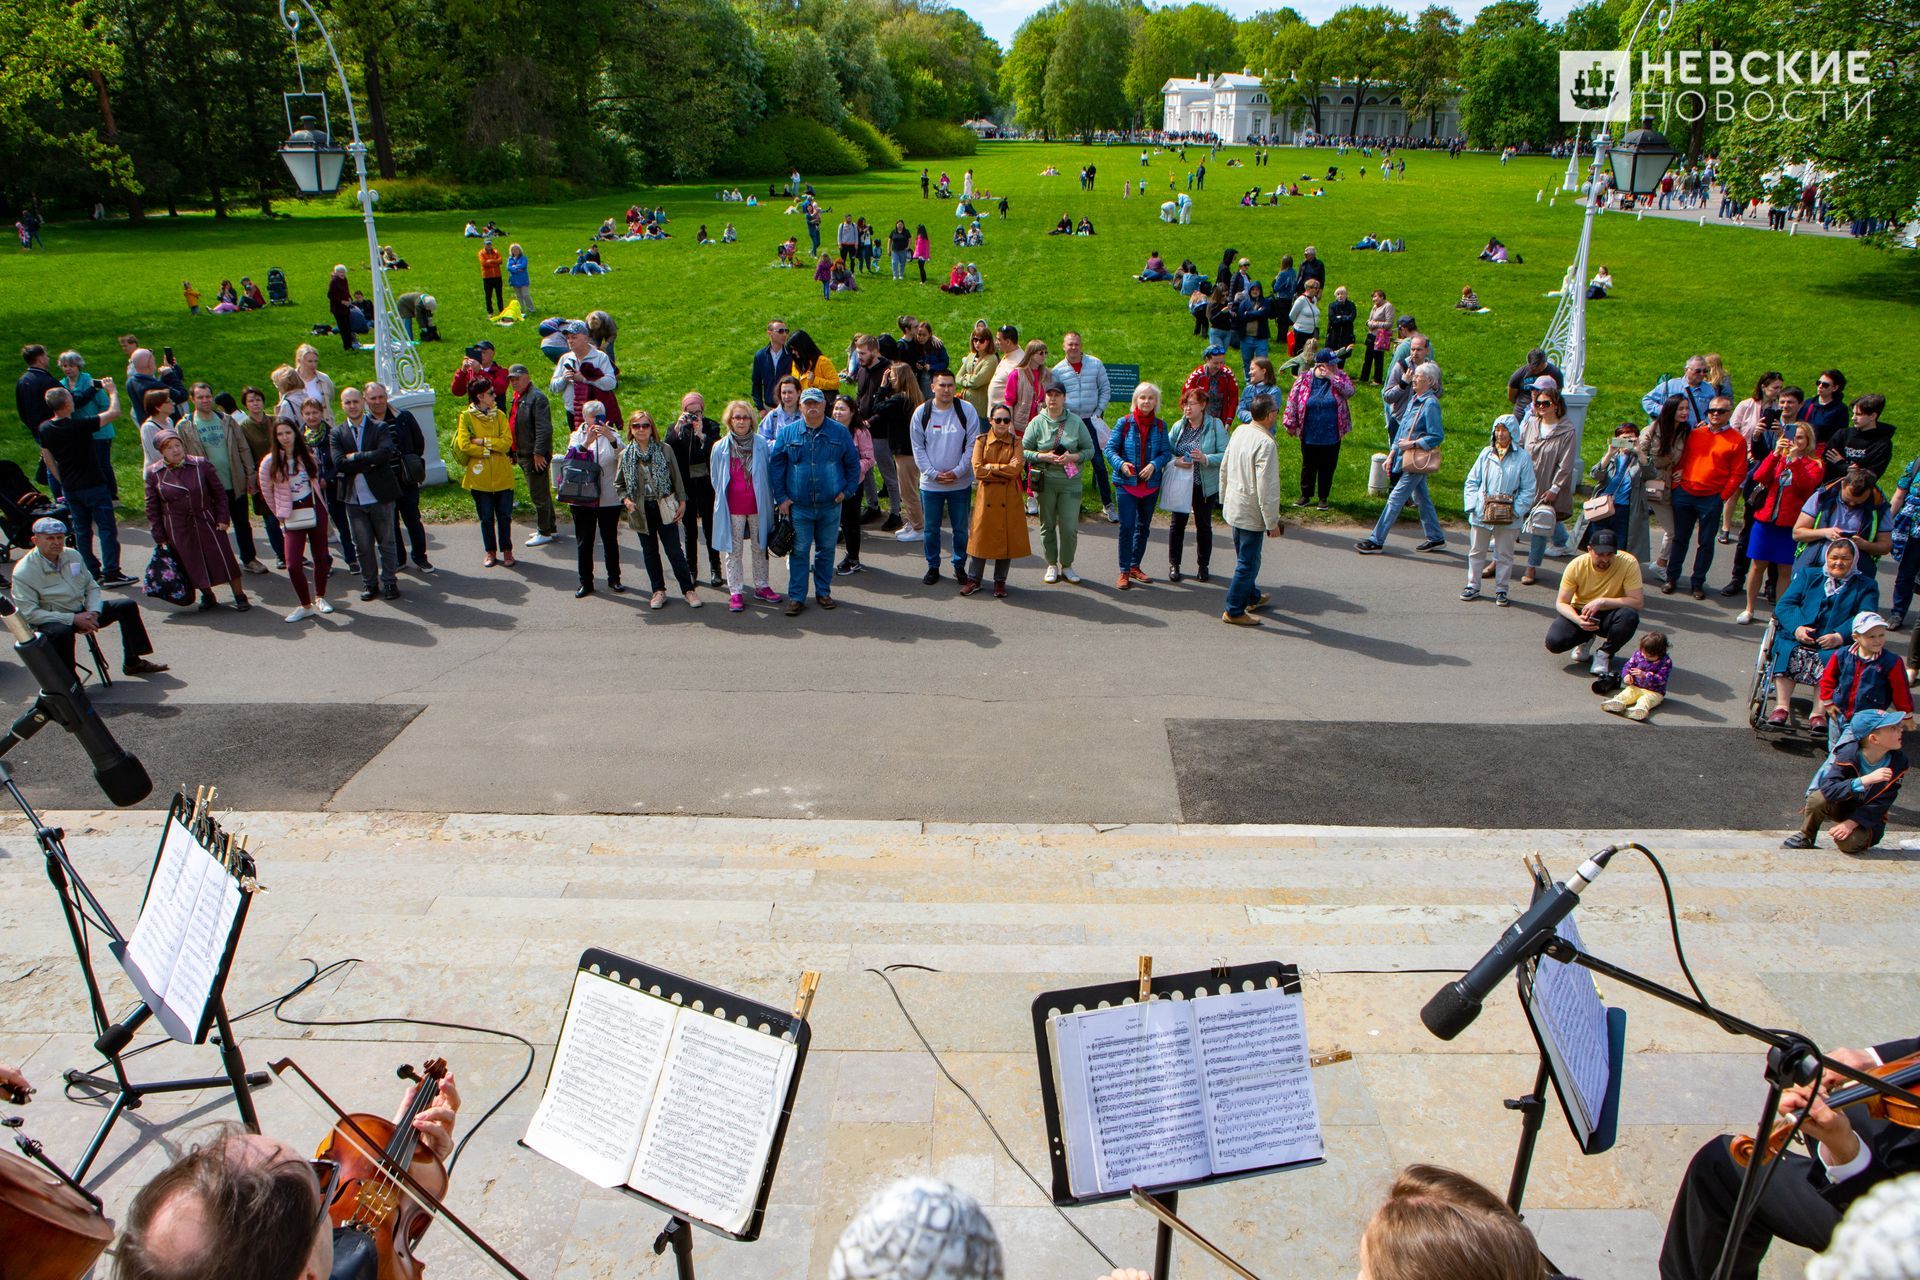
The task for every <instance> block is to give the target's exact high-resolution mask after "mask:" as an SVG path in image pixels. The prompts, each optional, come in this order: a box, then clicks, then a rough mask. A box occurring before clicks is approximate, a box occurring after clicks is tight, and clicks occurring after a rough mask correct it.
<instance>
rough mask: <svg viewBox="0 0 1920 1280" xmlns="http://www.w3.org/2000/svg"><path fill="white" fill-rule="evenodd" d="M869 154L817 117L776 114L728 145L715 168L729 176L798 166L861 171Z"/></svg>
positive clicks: (781, 172)
mask: <svg viewBox="0 0 1920 1280" xmlns="http://www.w3.org/2000/svg"><path fill="white" fill-rule="evenodd" d="M866 167H867V161H866V156H865V155H864V154H862V152H861V151H860V149H859V148H858V147H856V146H854V145H853V144H852V143H851V142H848V141H847V140H846V139H845V138H843V137H841V136H840V135H839V134H837V133H835V132H834V131H833V130H831V129H829V128H827V126H825V125H824V124H821V123H820V122H819V121H818V120H808V119H804V118H802V117H800V116H773V117H771V118H769V119H766V120H763V121H761V122H760V123H759V125H757V126H756V127H755V128H754V130H753V131H752V132H751V133H748V134H745V135H743V136H742V137H740V138H739V139H738V140H736V141H735V142H734V144H733V145H732V146H731V147H729V148H727V152H726V154H725V155H723V156H721V157H720V159H719V161H718V163H716V164H715V165H714V172H715V173H720V174H726V175H728V176H730V177H758V176H763V175H770V174H771V175H778V176H779V177H782V178H784V177H786V176H787V174H788V173H790V172H792V171H793V170H795V169H798V170H799V171H800V172H801V173H802V174H805V175H807V176H808V177H811V176H813V175H814V174H839V173H859V172H860V171H861V170H862V169H865V168H866Z"/></svg>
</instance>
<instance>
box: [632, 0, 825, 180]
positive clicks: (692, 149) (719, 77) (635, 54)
mask: <svg viewBox="0 0 1920 1280" xmlns="http://www.w3.org/2000/svg"><path fill="white" fill-rule="evenodd" d="M806 34H807V35H812V34H813V33H812V32H807V33H806ZM814 38H815V39H816V40H817V39H818V37H817V36H816V37H814ZM689 63H692V64H694V65H697V66H699V67H700V68H701V70H702V72H703V74H701V75H698V76H695V77H693V78H692V79H690V80H689V79H685V78H683V77H681V76H680V75H679V74H678V70H679V69H680V68H682V67H684V66H686V65H687V64H689ZM610 67H611V70H610V71H609V72H608V74H607V77H606V85H605V92H604V93H602V94H601V95H600V96H599V97H598V98H596V99H595V103H594V105H595V107H596V109H597V111H598V113H599V114H601V116H602V118H603V119H606V120H608V121H609V122H610V123H611V124H612V125H613V127H614V128H616V129H617V130H618V131H619V134H620V137H621V138H622V140H623V141H624V142H625V143H626V145H627V146H628V147H629V148H630V149H631V150H632V151H633V152H634V153H635V154H636V155H637V156H638V157H639V159H640V169H641V171H642V172H643V173H644V174H645V175H646V176H647V177H649V178H653V179H665V178H686V177H693V176H696V175H698V174H702V173H705V172H706V171H707V170H708V168H709V167H710V166H711V165H712V163H713V161H714V160H716V159H718V158H719V156H720V155H721V154H722V153H723V152H724V151H725V150H726V149H727V147H728V145H729V144H730V143H732V142H733V140H734V139H735V138H737V137H739V136H740V135H741V134H743V133H746V132H748V131H749V130H751V129H752V127H753V125H754V123H755V122H756V121H758V120H759V119H760V117H761V115H762V114H763V112H764V110H765V106H766V99H765V97H764V95H763V94H762V92H761V89H760V84H761V71H762V66H761V61H760V53H759V50H758V49H757V48H755V46H754V41H753V32H752V31H751V30H749V29H748V27H747V24H746V22H745V21H744V20H743V19H742V18H741V17H740V16H739V15H738V14H737V13H735V12H734V10H733V9H732V7H731V6H729V5H728V4H727V3H726V0H659V3H658V5H657V7H656V9H655V13H654V17H653V21H652V22H650V23H649V24H648V25H647V26H646V27H645V28H644V29H635V38H634V39H632V40H631V41H630V42H629V43H628V44H627V46H626V47H625V48H624V49H623V50H621V51H620V54H619V56H617V57H614V58H612V59H610ZM828 83H829V85H831V79H829V81H828ZM836 100H837V99H836ZM783 105H784V104H783ZM669 120H670V121H672V122H673V127H672V128H662V127H661V125H662V123H663V122H665V121H669Z"/></svg>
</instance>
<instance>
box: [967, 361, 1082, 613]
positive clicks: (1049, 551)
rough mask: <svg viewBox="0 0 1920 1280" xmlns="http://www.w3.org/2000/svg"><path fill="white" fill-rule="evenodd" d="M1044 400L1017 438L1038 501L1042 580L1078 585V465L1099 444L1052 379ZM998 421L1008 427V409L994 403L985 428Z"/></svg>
mask: <svg viewBox="0 0 1920 1280" xmlns="http://www.w3.org/2000/svg"><path fill="white" fill-rule="evenodd" d="M1044 403H1045V407H1044V408H1042V409H1041V410H1040V412H1039V413H1038V414H1036V415H1035V416H1034V419H1033V421H1032V422H1029V423H1028V424H1027V429H1026V431H1025V433H1024V434H1023V435H1022V437H1021V441H1020V447H1021V449H1022V451H1023V453H1024V454H1025V456H1026V462H1027V466H1028V467H1030V468H1031V472H1030V475H1031V476H1032V481H1033V487H1034V491H1035V496H1036V497H1037V498H1038V500H1039V501H1038V505H1039V507H1040V549H1041V551H1042V552H1043V553H1044V554H1045V555H1046V557H1047V572H1046V576H1045V577H1044V578H1043V579H1042V581H1045V582H1047V583H1049V584H1051V583H1055V582H1058V581H1060V579H1062V578H1065V579H1066V580H1067V581H1068V582H1074V583H1077V582H1079V581H1080V575H1079V574H1078V573H1076V572H1074V568H1073V558H1074V555H1075V553H1076V552H1077V551H1078V550H1079V546H1080V495H1081V493H1082V491H1083V489H1084V486H1085V484H1086V482H1085V481H1084V480H1082V479H1081V478H1080V468H1082V467H1084V466H1086V465H1087V460H1088V459H1089V458H1091V457H1092V456H1093V451H1094V450H1095V449H1096V448H1097V447H1098V446H1097V445H1096V444H1095V443H1094V440H1093V432H1091V431H1090V430H1088V429H1087V424H1086V422H1085V421H1084V420H1082V419H1081V417H1080V415H1078V414H1076V413H1074V412H1072V411H1071V410H1069V409H1068V408H1067V396H1066V389H1065V388H1064V387H1062V386H1060V384H1059V383H1058V382H1057V381H1055V382H1051V383H1050V384H1049V386H1048V388H1047V394H1046V396H1045V398H1044ZM1003 424H1004V425H1005V426H1007V427H1009V428H1011V427H1012V426H1013V410H1012V409H1009V408H1008V407H1007V406H1006V405H1004V404H997V405H995V406H993V413H992V416H991V417H990V419H989V420H988V430H989V431H992V430H993V429H995V428H997V427H999V426H1001V425H1003Z"/></svg>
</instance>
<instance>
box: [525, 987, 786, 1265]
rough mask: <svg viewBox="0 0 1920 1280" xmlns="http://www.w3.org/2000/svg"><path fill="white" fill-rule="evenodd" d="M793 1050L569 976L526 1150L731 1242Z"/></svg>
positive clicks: (755, 1183) (761, 1171) (757, 1178)
mask: <svg viewBox="0 0 1920 1280" xmlns="http://www.w3.org/2000/svg"><path fill="white" fill-rule="evenodd" d="M796 1054H797V1050H796V1049H795V1046H794V1044H793V1042H792V1041H789V1040H784V1039H781V1038H779V1037H777V1036H771V1035H766V1034H763V1033H761V1032H759V1031H755V1030H752V1029H750V1028H748V1027H743V1026H740V1025H738V1024H736V1023H732V1022H722V1021H721V1020H720V1019H718V1018H716V1017H714V1016H713V1015H711V1014H708V1013H702V1012H699V1011H696V1010H694V1009H689V1008H686V1007H683V1006H681V1005H676V1004H674V1003H672V1002H671V1001H669V1000H664V999H661V998H660V997H658V996H654V995H650V994H648V993H646V992H644V991H641V990H638V989H637V988H634V987H630V986H627V985H625V984H623V983H619V982H615V981H613V980H612V979H611V978H604V977H601V976H600V975H599V974H596V973H589V972H587V971H585V970H582V971H581V972H580V973H579V974H577V975H576V976H575V978H574V983H573V997H572V999H571V1001H570V1002H569V1003H568V1006H567V1018H566V1023H565V1025H564V1026H562V1028H561V1030H560V1043H559V1046H558V1047H557V1048H556V1049H555V1050H554V1060H553V1072H552V1075H551V1076H550V1077H549V1078H548V1081H547V1092H546V1095H545V1096H544V1097H543V1098H542V1099H541V1100H540V1107H539V1110H538V1111H536V1112H535V1113H534V1117H533V1123H532V1125H531V1126H530V1127H529V1128H528V1129H527V1138H526V1142H527V1145H528V1146H529V1147H532V1148H533V1149H534V1150H535V1151H538V1152H540V1153H541V1154H542V1155H544V1156H547V1157H548V1158H550V1159H552V1160H555V1161H557V1162H558V1163H560V1164H563V1165H565V1166H566V1167H567V1168H569V1169H572V1170H573V1171H574V1172H575V1173H577V1174H579V1175H580V1176H581V1177H583V1178H585V1179H587V1180H588V1181H589V1182H592V1183H595V1184H596V1185H598V1186H602V1187H618V1186H628V1187H632V1188H633V1189H634V1190H635V1191H638V1192H640V1193H641V1194H642V1195H645V1196H648V1197H650V1198H652V1199H653V1200H656V1201H658V1202H659V1203H661V1204H664V1205H666V1206H668V1207H669V1208H671V1209H673V1210H674V1211H676V1212H678V1213H680V1214H681V1215H682V1216H684V1217H687V1218H692V1219H697V1220H698V1221H701V1222H704V1223H706V1224H708V1225H709V1226H712V1227H716V1228H718V1229H720V1230H722V1231H727V1232H731V1233H733V1234H735V1235H738V1234H739V1233H740V1232H742V1231H744V1230H745V1229H746V1226H747V1222H748V1220H749V1219H750V1218H752V1216H753V1210H754V1204H755V1202H756V1200H757V1199H758V1197H759V1193H760V1184H761V1182H762V1181H763V1179H764V1177H765V1174H766V1167H767V1156H768V1152H769V1151H770V1150H771V1148H772V1145H773V1137H774V1132H775V1130H776V1129H777V1128H778V1126H779V1123H780V1114H781V1108H782V1106H783V1105H784V1103H785V1099H786V1096H787V1085H788V1082H789V1081H790V1080H791V1079H792V1076H793V1069H794V1062H795V1058H796Z"/></svg>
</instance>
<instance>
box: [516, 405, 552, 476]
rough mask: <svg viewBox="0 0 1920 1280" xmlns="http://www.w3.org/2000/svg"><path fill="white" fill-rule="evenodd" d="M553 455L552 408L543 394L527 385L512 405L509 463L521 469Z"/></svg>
mask: <svg viewBox="0 0 1920 1280" xmlns="http://www.w3.org/2000/svg"><path fill="white" fill-rule="evenodd" d="M552 456H553V405H552V403H551V402H550V401H549V400H548V399H547V393H546V392H544V391H542V390H541V389H540V388H539V387H537V386H532V385H529V386H528V387H527V390H526V393H525V394H524V395H522V396H521V397H520V398H519V400H518V401H517V402H514V404H513V460H514V461H515V462H517V463H519V464H520V465H521V466H522V467H528V466H531V465H533V460H534V459H535V458H551V457H552Z"/></svg>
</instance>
